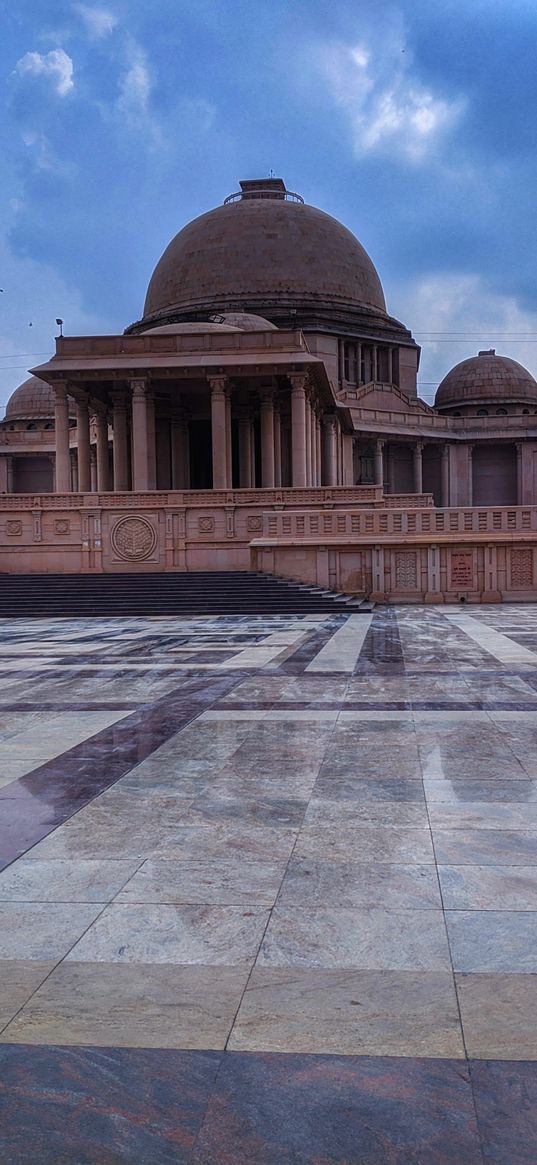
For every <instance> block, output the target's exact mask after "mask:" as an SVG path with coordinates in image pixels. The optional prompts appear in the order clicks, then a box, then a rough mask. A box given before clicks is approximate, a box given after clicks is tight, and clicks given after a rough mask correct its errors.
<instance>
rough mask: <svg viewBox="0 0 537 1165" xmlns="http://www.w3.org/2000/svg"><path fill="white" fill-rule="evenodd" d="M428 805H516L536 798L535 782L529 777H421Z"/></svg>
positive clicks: (536, 788) (536, 784) (536, 783)
mask: <svg viewBox="0 0 537 1165" xmlns="http://www.w3.org/2000/svg"><path fill="white" fill-rule="evenodd" d="M423 784H424V789H425V795H426V797H427V803H428V804H434V803H440V804H444V805H464V803H465V802H467V801H496V802H500V801H502V802H509V801H514V802H518V803H519V804H522V803H527V802H531V801H537V781H531V780H530V779H529V778H528V777H524V778H523V779H522V780H512V781H487V780H479V779H476V780H474V779H473V778H469V779H467V780H462V781H460V780H457V781H450V780H438V781H435V780H429V779H428V778H425V779H424V782H423Z"/></svg>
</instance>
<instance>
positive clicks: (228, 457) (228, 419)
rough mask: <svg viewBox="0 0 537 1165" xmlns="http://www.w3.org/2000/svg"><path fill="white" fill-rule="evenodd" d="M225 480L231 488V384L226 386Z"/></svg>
mask: <svg viewBox="0 0 537 1165" xmlns="http://www.w3.org/2000/svg"><path fill="white" fill-rule="evenodd" d="M226 480H227V487H228V489H232V488H233V441H232V430H231V385H228V386H227V388H226Z"/></svg>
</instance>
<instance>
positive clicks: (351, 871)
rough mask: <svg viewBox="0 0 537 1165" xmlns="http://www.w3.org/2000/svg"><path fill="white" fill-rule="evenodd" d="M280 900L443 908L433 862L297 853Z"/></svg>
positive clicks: (281, 902) (289, 904) (291, 903)
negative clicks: (391, 861) (396, 862)
mask: <svg viewBox="0 0 537 1165" xmlns="http://www.w3.org/2000/svg"><path fill="white" fill-rule="evenodd" d="M278 904H279V905H280V906H285V907H293V908H295V907H308V908H318V907H322V906H334V907H345V908H350V909H354V908H358V909H370V908H372V907H384V908H385V909H386V910H407V909H408V910H440V909H441V908H442V904H441V900H440V890H439V886H438V879H437V876H436V870H435V867H434V865H428V866H404V865H388V863H387V862H386V863H383V862H374V863H369V864H368V863H367V862H362V863H359V862H357V863H354V864H353V863H350V862H338V863H332V862H330V861H326V860H325V861H323V860H316V859H314V858H295V857H292V858H291V860H290V862H289V865H288V867H287V870H286V872H285V877H284V880H283V882H282V886H281V891H280V896H279V899H278Z"/></svg>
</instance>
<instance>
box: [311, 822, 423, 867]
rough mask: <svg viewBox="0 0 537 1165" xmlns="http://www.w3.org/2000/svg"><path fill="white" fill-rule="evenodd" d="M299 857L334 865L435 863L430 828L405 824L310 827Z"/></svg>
mask: <svg viewBox="0 0 537 1165" xmlns="http://www.w3.org/2000/svg"><path fill="white" fill-rule="evenodd" d="M295 855H296V857H301V858H324V859H325V860H327V861H333V862H390V864H392V863H393V862H398V863H401V864H410V863H412V864H416V865H423V864H426V863H427V862H433V861H434V856H433V848H432V843H431V834H430V831H429V830H428V829H419V828H416V829H413V828H409V827H408V826H402V825H386V826H383V825H363V826H361V827H360V826H355V825H333V824H329V825H325V826H321V825H315V826H313V825H308V826H304V827H303V828H302V829H301V831H300V833H299V836H298V841H297V844H296V849H295Z"/></svg>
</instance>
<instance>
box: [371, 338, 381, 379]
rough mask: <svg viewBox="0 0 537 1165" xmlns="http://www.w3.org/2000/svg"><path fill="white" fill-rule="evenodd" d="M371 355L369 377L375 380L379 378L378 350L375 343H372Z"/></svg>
mask: <svg viewBox="0 0 537 1165" xmlns="http://www.w3.org/2000/svg"><path fill="white" fill-rule="evenodd" d="M371 356H372V359H371V379H372V380H374V381H377V380H378V378H379V350H378V348H377V345H376V344H373V347H372V349H371Z"/></svg>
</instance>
